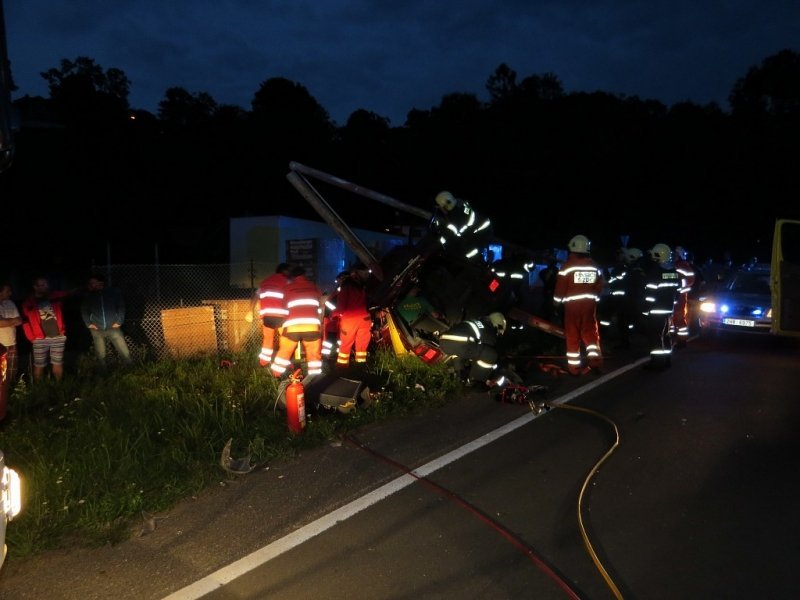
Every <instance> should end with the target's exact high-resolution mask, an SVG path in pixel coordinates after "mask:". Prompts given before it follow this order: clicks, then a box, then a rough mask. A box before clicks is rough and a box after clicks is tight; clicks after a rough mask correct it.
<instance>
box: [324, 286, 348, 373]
mask: <svg viewBox="0 0 800 600" xmlns="http://www.w3.org/2000/svg"><path fill="white" fill-rule="evenodd" d="M349 275H350V272H349V271H341V272H340V273H339V274H338V275H337V276H336V279H334V283H335V284H336V288H335V289H334V290H333V291H332V292H324V293H323V294H322V298H320V301H319V303H320V306H321V307H322V359H323V360H328V359H330V358H334V359H335V358H336V357H337V354H338V352H339V317H334V316H333V311H335V310H336V299H337V297H338V296H339V291H340V290H341V289H342V282H343V281H344V280H345V279H346V278H347V277H348V276H349Z"/></svg>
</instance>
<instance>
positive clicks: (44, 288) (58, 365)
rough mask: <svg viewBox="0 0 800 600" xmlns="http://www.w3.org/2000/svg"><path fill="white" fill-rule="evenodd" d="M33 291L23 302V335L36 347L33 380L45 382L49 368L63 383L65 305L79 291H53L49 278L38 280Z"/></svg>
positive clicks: (65, 338)
mask: <svg viewBox="0 0 800 600" xmlns="http://www.w3.org/2000/svg"><path fill="white" fill-rule="evenodd" d="M31 287H32V292H31V295H30V296H28V297H27V298H26V299H25V300H24V301H23V302H22V317H23V322H22V331H23V333H24V334H25V337H26V338H28V341H29V342H30V343H31V346H32V347H33V380H34V381H41V380H42V379H44V376H45V371H46V370H47V367H48V365H49V366H50V368H51V372H52V374H53V379H55V380H56V381H61V379H63V377H64V347H65V346H66V344H67V329H66V326H65V324H64V307H63V302H62V301H63V299H64V298H66V297H68V296H71V295H73V294H74V293H75V291H74V290H71V291H63V290H59V291H51V290H50V282H49V281H48V280H47V278H46V277H36V278H34V280H33V282H32V286H31Z"/></svg>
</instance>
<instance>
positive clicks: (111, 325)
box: [81, 274, 132, 370]
mask: <svg viewBox="0 0 800 600" xmlns="http://www.w3.org/2000/svg"><path fill="white" fill-rule="evenodd" d="M81 316H82V317H83V322H84V324H85V325H86V327H87V328H88V329H89V332H90V333H91V334H92V342H93V343H94V353H95V356H96V357H97V361H98V363H99V364H100V367H101V369H103V370H105V367H106V340H108V341H109V342H111V345H112V346H114V350H116V352H117V355H118V356H119V360H120V361H121V362H122V363H123V364H125V365H129V364H131V362H132V361H131V352H130V350H129V349H128V344H127V342H126V341H125V336H124V335H123V333H122V324H123V323H124V322H125V302H124V300H123V299H122V294H121V293H120V292H119V291H118V290H116V289H114V288H110V287H109V288H107V287H106V279H105V277H104V276H103V275H101V274H97V275H92V276H91V277H89V284H88V292H87V293H86V295H85V296H84V298H83V302H82V303H81Z"/></svg>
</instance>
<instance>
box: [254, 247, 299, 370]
mask: <svg viewBox="0 0 800 600" xmlns="http://www.w3.org/2000/svg"><path fill="white" fill-rule="evenodd" d="M291 269H292V265H290V264H289V263H280V264H279V265H278V266H277V267H275V272H274V273H273V274H272V275H270V276H268V277H266V278H264V279H263V280H262V281H261V284H260V285H259V286H258V316H259V317H260V318H261V324H262V327H261V332H262V338H261V340H262V341H261V352H259V354H258V362H259V363H260V364H261V366H262V367H268V366H269V365H270V363H272V354H273V352H274V350H275V334H276V333H277V332H278V330H279V329H280V327H281V325H283V320H284V319H285V318H286V315H287V314H288V311H287V310H286V306H285V302H284V301H283V290H284V289H285V288H286V286H287V285H288V284H289V272H290V271H291Z"/></svg>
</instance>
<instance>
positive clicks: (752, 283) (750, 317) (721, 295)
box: [698, 263, 772, 334]
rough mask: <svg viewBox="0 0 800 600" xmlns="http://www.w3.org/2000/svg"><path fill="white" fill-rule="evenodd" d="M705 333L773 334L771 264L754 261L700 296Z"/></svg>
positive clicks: (700, 312)
mask: <svg viewBox="0 0 800 600" xmlns="http://www.w3.org/2000/svg"><path fill="white" fill-rule="evenodd" d="M698 320H699V325H700V331H701V333H712V332H726V333H744V334H769V333H770V331H771V328H772V294H771V291H770V266H769V264H765V263H754V264H752V265H748V266H746V267H742V268H740V269H738V270H736V271H734V272H733V273H732V274H731V275H729V276H728V278H727V279H726V280H725V281H723V282H722V283H720V284H719V285H718V286H716V287H714V288H713V289H712V290H710V291H709V292H708V293H707V294H706V295H705V296H704V297H703V298H701V299H699V311H698Z"/></svg>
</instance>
